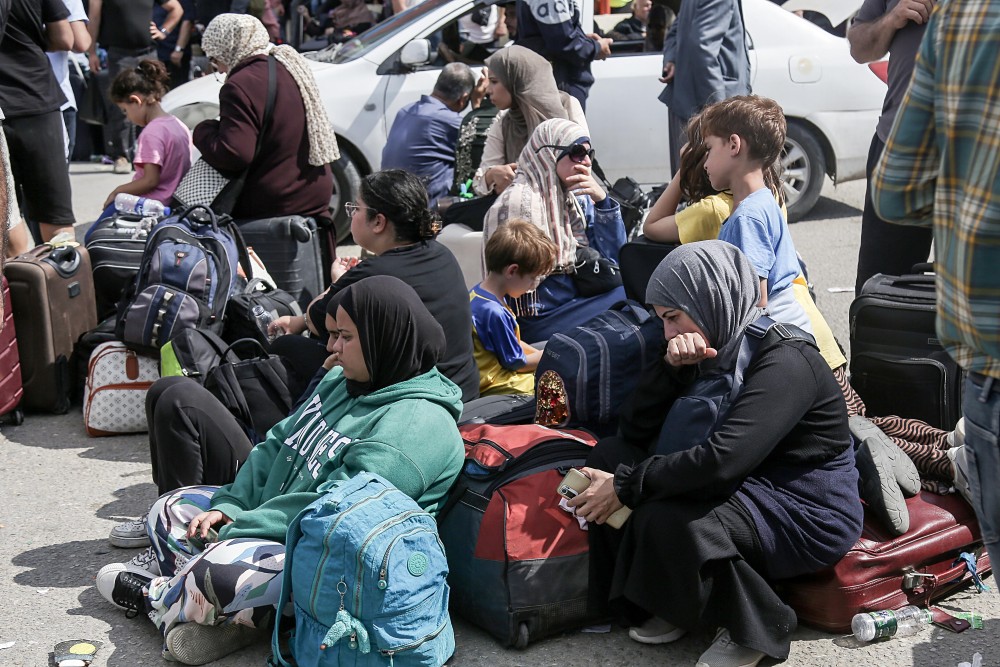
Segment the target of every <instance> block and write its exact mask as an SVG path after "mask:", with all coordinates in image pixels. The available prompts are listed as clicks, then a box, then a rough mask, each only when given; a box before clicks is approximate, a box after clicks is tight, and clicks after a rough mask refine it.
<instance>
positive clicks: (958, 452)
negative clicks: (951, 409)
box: [947, 429, 975, 507]
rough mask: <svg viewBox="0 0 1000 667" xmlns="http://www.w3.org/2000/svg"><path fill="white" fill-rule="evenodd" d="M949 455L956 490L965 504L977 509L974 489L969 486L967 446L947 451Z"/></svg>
mask: <svg viewBox="0 0 1000 667" xmlns="http://www.w3.org/2000/svg"><path fill="white" fill-rule="evenodd" d="M956 431H957V429H956ZM947 454H948V458H949V459H950V460H951V474H952V479H953V481H954V483H955V490H956V491H958V493H959V495H961V496H962V497H963V498H965V502H967V503H969V504H970V505H972V506H973V507H975V505H973V503H972V487H971V486H969V462H968V452H967V451H966V449H965V445H962V446H960V447H952V448H951V449H949V450H948V451H947Z"/></svg>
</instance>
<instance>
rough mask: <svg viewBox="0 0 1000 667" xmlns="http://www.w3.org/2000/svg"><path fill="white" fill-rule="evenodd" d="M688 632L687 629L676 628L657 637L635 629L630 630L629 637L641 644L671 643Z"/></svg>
mask: <svg viewBox="0 0 1000 667" xmlns="http://www.w3.org/2000/svg"><path fill="white" fill-rule="evenodd" d="M686 634H687V630H684V629H683V628H677V629H676V630H671V631H670V632H665V633H663V634H662V635H656V636H655V637H643V636H642V635H640V634H638V633H636V632H635V631H633V630H629V631H628V638H629V639H631V640H632V641H634V642H639V643H640V644H669V643H671V642H675V641H677V640H678V639H680V638H681V637H683V636H684V635H686Z"/></svg>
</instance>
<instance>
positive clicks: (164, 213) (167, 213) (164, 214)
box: [163, 206, 170, 218]
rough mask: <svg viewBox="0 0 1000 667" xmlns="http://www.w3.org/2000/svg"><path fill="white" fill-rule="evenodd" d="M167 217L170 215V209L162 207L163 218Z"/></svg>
mask: <svg viewBox="0 0 1000 667" xmlns="http://www.w3.org/2000/svg"><path fill="white" fill-rule="evenodd" d="M169 215H170V207H169V206H164V207H163V217H164V218H166V217H167V216H169Z"/></svg>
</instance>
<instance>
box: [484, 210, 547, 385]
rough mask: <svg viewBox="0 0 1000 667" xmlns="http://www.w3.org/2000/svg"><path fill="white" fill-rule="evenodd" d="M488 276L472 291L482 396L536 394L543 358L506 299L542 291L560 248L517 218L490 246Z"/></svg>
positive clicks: (533, 227)
mask: <svg viewBox="0 0 1000 667" xmlns="http://www.w3.org/2000/svg"><path fill="white" fill-rule="evenodd" d="M485 255H486V277H485V278H484V279H483V282H481V283H479V284H478V285H476V286H475V287H473V288H472V289H471V290H470V291H469V300H470V306H471V309H472V343H473V355H474V356H475V358H476V364H477V365H478V366H479V394H480V396H489V395H491V394H533V393H534V392H535V376H534V371H535V368H536V367H537V366H538V360H539V359H540V358H541V356H542V352H541V350H537V349H535V348H533V347H532V346H530V345H528V344H527V343H525V342H523V341H522V340H521V333H520V329H519V328H518V326H517V318H515V317H514V313H513V311H511V309H510V308H509V307H508V306H507V304H506V302H505V301H504V297H507V296H509V297H511V298H513V299H516V298H517V297H519V296H521V295H523V294H526V293H527V292H531V291H533V290H534V289H536V288H537V287H538V285H539V283H541V282H542V280H544V279H545V276H547V275H548V274H549V272H550V271H552V267H553V266H555V262H556V245H555V244H554V243H553V242H552V241H551V240H550V239H549V238H548V237H547V236H546V235H545V234H544V233H543V232H542V230H541V229H539V228H538V227H536V226H535V225H533V224H531V223H530V222H528V221H527V220H511V221H510V222H508V223H506V224H504V225H502V226H501V227H500V229H498V230H497V231H496V232H494V233H493V235H491V236H490V239H489V241H487V242H486V248H485Z"/></svg>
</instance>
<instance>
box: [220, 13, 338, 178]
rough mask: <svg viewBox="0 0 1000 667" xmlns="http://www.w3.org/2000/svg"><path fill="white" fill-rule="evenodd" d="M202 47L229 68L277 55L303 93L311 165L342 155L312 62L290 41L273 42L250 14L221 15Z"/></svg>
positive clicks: (324, 162)
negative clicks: (291, 45) (311, 66)
mask: <svg viewBox="0 0 1000 667" xmlns="http://www.w3.org/2000/svg"><path fill="white" fill-rule="evenodd" d="M201 48H202V50H204V51H205V55H206V56H208V57H209V58H213V59H215V60H217V61H219V62H220V63H222V64H223V65H225V66H226V67H227V68H228V69H229V70H230V71H232V69H233V68H234V67H236V65H238V64H239V63H241V62H243V61H244V60H246V59H247V58H251V57H253V56H261V55H274V57H275V59H276V60H277V61H278V62H279V63H281V64H282V65H284V67H285V69H287V70H288V73H289V74H291V75H292V78H293V79H295V83H297V84H298V86H299V92H300V93H301V94H302V102H303V104H304V105H305V108H306V130H307V132H308V133H309V164H311V165H313V166H314V167H319V166H322V165H324V164H329V163H331V162H334V161H336V160H337V159H339V158H340V150H339V149H338V148H337V137H336V135H334V133H333V127H332V126H331V125H330V119H329V118H328V117H327V115H326V108H325V107H324V106H323V101H322V100H321V99H320V95H319V88H318V87H317V86H316V79H315V77H314V76H313V73H312V69H310V67H309V63H308V62H307V61H306V59H305V58H303V57H302V56H301V55H300V54H299V52H298V51H296V50H295V49H293V48H292V47H290V46H288V45H287V44H285V45H282V46H275V45H274V44H271V42H270V38H269V37H268V34H267V28H265V27H264V24H263V23H261V22H260V21H259V20H258V19H256V18H254V17H253V16H250V15H249V14H219V15H218V16H216V17H215V18H214V19H212V22H211V23H209V24H208V27H207V28H205V34H204V35H203V36H202V38H201Z"/></svg>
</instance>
